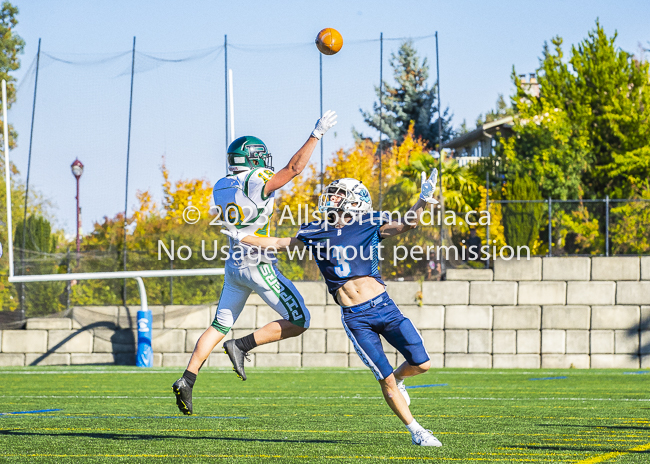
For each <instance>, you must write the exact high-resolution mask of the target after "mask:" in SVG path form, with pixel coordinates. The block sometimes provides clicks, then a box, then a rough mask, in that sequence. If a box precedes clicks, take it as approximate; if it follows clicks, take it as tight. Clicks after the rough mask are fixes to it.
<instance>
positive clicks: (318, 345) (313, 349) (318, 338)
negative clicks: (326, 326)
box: [302, 329, 326, 353]
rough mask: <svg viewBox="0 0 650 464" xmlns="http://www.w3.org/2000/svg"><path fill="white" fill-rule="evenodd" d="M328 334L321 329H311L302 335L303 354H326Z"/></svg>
mask: <svg viewBox="0 0 650 464" xmlns="http://www.w3.org/2000/svg"><path fill="white" fill-rule="evenodd" d="M325 336H326V332H325V330H321V329H309V330H308V331H306V332H305V333H303V334H302V352H303V353H325V347H326V341H325Z"/></svg>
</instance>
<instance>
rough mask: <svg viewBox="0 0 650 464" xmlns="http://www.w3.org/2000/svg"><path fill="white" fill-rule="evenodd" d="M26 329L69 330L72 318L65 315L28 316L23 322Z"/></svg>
mask: <svg viewBox="0 0 650 464" xmlns="http://www.w3.org/2000/svg"><path fill="white" fill-rule="evenodd" d="M25 329H27V330H38V329H40V330H52V329H58V330H71V329H72V319H69V318H67V317H30V318H29V319H27V322H26V324H25Z"/></svg>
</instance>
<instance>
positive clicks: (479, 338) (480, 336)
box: [469, 330, 492, 353]
mask: <svg viewBox="0 0 650 464" xmlns="http://www.w3.org/2000/svg"><path fill="white" fill-rule="evenodd" d="M469 352H470V353H492V331H491V330H470V331H469Z"/></svg>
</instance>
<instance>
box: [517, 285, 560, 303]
mask: <svg viewBox="0 0 650 464" xmlns="http://www.w3.org/2000/svg"><path fill="white" fill-rule="evenodd" d="M517 302H518V303H519V304H520V305H563V304H566V282H519V294H518V297H517Z"/></svg>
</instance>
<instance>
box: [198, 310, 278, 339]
mask: <svg viewBox="0 0 650 464" xmlns="http://www.w3.org/2000/svg"><path fill="white" fill-rule="evenodd" d="M216 314H217V307H216V306H212V307H211V308H210V315H211V317H210V324H212V321H214V318H215V316H216ZM279 318H280V316H277V318H276V319H279ZM256 319H257V306H249V305H246V306H244V309H242V312H241V313H239V317H238V318H237V320H236V321H235V324H234V325H233V327H234V328H235V329H249V330H250V331H251V332H252V331H253V329H255V328H256V327H257V321H256ZM207 327H208V326H205V327H204V328H205V329H207Z"/></svg>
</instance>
